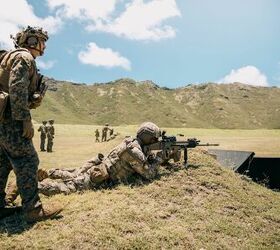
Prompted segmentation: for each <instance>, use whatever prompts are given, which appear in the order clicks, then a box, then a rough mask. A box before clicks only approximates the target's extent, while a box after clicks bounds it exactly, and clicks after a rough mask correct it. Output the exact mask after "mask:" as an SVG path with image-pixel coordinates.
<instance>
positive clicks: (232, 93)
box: [33, 78, 280, 129]
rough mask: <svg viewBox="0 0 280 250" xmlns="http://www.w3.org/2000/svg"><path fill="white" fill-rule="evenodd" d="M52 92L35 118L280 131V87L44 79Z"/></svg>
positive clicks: (240, 84)
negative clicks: (77, 81)
mask: <svg viewBox="0 0 280 250" xmlns="http://www.w3.org/2000/svg"><path fill="white" fill-rule="evenodd" d="M46 82H47V84H48V85H49V89H48V92H47V94H46V96H45V100H44V102H43V104H42V105H41V107H40V108H39V109H37V110H34V111H33V118H34V120H36V121H38V122H40V121H41V120H43V119H49V117H51V118H53V119H55V120H56V122H58V123H70V124H72V123H73V124H97V125H103V124H104V123H107V122H108V123H110V124H111V125H121V124H139V123H141V122H143V121H146V120H151V121H153V122H155V123H157V124H159V125H160V126H165V127H193V128H229V129H257V128H267V129H279V128H280V89H279V88H277V87H257V86H251V85H246V84H242V83H232V84H216V83H203V84H198V85H194V84H188V85H186V86H184V87H180V88H175V89H170V88H166V87H160V86H159V85H157V84H156V83H154V82H153V81H150V80H146V81H135V80H133V79H130V78H121V79H117V80H115V81H111V82H107V83H93V84H90V85H86V84H77V83H74V82H67V81H56V80H55V79H52V78H46Z"/></svg>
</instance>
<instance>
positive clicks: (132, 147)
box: [103, 137, 161, 181]
mask: <svg viewBox="0 0 280 250" xmlns="http://www.w3.org/2000/svg"><path fill="white" fill-rule="evenodd" d="M103 163H104V164H105V165H106V168H107V171H108V173H109V176H110V178H111V179H112V180H118V181H122V180H125V179H126V178H127V177H128V176H130V175H131V174H133V173H138V174H140V175H141V176H143V177H144V178H145V179H152V178H154V177H155V175H156V174H157V170H158V167H159V165H160V163H161V159H157V160H156V161H153V162H150V163H149V162H148V161H147V157H146V155H145V154H144V153H143V151H142V148H141V145H140V144H139V141H138V140H137V139H133V138H131V137H130V138H126V139H125V140H124V141H123V142H122V143H121V144H120V145H118V146H117V147H115V148H114V149H113V150H112V151H111V152H110V153H109V154H108V155H107V156H106V158H105V159H104V160H103Z"/></svg>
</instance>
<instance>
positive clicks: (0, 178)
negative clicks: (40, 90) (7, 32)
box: [0, 48, 41, 211]
mask: <svg viewBox="0 0 280 250" xmlns="http://www.w3.org/2000/svg"><path fill="white" fill-rule="evenodd" d="M37 77H38V75H37V68H36V63H35V60H34V58H33V57H32V55H31V54H30V52H29V51H28V50H27V49H22V48H20V49H16V50H13V51H11V52H9V53H8V54H7V55H6V56H5V57H4V59H3V60H2V62H1V67H0V88H1V89H2V90H3V91H5V92H8V93H9V103H8V106H7V108H6V111H5V119H4V121H3V122H2V123H0V206H2V207H3V205H4V198H5V186H6V182H7V178H8V175H9V173H10V171H11V170H12V169H13V170H14V172H15V174H16V179H17V185H18V188H19V193H20V195H21V198H22V206H23V209H24V210H25V211H27V210H32V209H34V208H37V207H40V206H41V201H40V199H39V196H38V189H37V169H38V165H39V159H38V156H37V153H36V151H35V148H34V146H33V143H32V140H30V139H27V138H24V137H22V134H23V120H29V119H31V115H30V108H29V107H30V102H29V100H30V99H31V97H32V95H33V94H34V93H35V91H36V89H37ZM4 83H7V84H6V85H5V84H4Z"/></svg>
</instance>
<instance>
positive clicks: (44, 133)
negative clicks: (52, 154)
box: [38, 121, 47, 151]
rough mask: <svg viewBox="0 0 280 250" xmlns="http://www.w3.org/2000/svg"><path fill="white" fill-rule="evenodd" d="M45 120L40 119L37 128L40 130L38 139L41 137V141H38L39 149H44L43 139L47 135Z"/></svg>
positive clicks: (44, 139)
mask: <svg viewBox="0 0 280 250" xmlns="http://www.w3.org/2000/svg"><path fill="white" fill-rule="evenodd" d="M46 124H47V121H42V125H41V126H40V127H39V128H38V132H41V135H40V139H41V143H40V149H41V151H46V149H45V141H46V137H47V126H46Z"/></svg>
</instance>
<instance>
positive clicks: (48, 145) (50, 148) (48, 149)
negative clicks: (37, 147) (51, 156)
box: [47, 137, 53, 152]
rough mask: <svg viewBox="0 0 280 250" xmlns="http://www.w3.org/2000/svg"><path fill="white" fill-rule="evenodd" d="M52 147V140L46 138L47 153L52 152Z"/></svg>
mask: <svg viewBox="0 0 280 250" xmlns="http://www.w3.org/2000/svg"><path fill="white" fill-rule="evenodd" d="M52 147H53V138H52V137H48V142H47V151H48V152H52Z"/></svg>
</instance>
